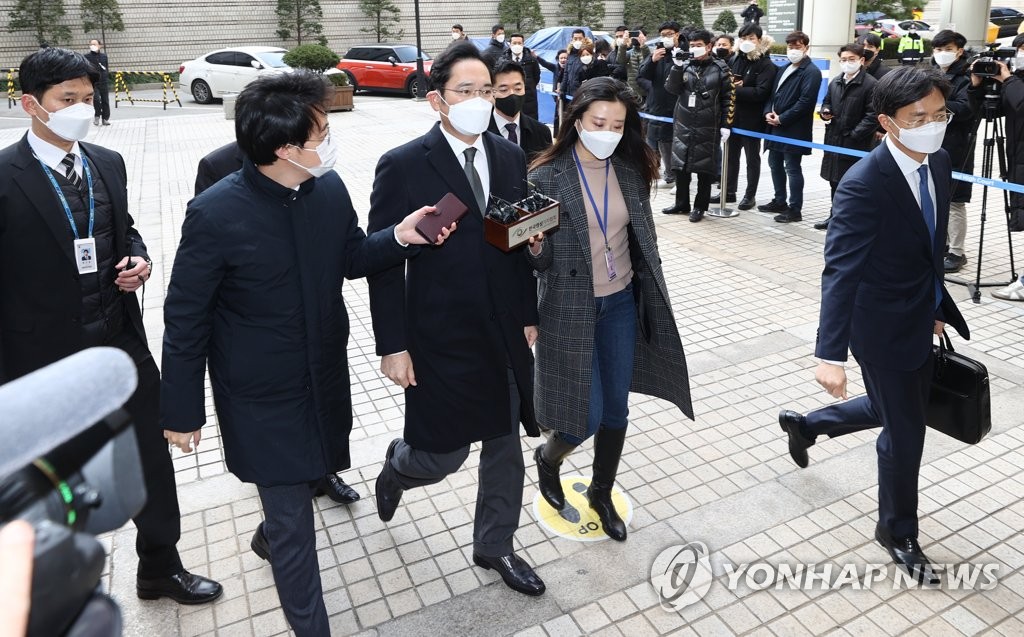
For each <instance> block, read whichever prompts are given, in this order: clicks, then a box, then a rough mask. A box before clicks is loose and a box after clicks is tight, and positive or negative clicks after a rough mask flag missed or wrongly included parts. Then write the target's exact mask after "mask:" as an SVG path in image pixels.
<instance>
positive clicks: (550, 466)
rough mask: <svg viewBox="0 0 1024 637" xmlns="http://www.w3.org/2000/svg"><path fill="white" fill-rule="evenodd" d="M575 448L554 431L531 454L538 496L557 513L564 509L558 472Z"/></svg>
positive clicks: (563, 495)
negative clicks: (535, 469)
mask: <svg viewBox="0 0 1024 637" xmlns="http://www.w3.org/2000/svg"><path fill="white" fill-rule="evenodd" d="M575 448H576V445H574V444H572V443H571V442H568V441H566V440H564V439H563V438H562V437H561V436H560V435H558V432H557V431H556V432H555V433H553V434H551V437H550V438H549V439H548V441H547V442H545V443H544V444H542V445H541V446H539V447H537V449H536V451H534V452H533V459H534V461H535V462H536V463H537V487H538V488H539V489H540V495H541V496H542V497H543V498H544V499H545V500H546V501H547V503H548V504H550V505H551V506H552V507H554V508H555V510H558V511H561V510H562V509H563V508H564V507H565V491H563V490H562V478H561V476H560V475H559V470H560V469H561V467H562V461H563V460H565V457H566V456H568V455H569V454H570V453H572V450H573V449H575Z"/></svg>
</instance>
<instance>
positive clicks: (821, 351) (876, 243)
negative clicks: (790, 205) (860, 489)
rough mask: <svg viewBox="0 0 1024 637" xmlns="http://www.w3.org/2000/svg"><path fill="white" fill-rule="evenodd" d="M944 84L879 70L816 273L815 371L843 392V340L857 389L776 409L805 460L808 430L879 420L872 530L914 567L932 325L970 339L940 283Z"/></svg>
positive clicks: (792, 447) (916, 570)
mask: <svg viewBox="0 0 1024 637" xmlns="http://www.w3.org/2000/svg"><path fill="white" fill-rule="evenodd" d="M949 91H950V85H949V82H948V81H946V80H945V78H943V77H942V76H941V75H940V74H938V73H936V72H934V71H931V70H927V71H926V70H919V69H917V68H916V67H901V68H897V69H895V70H893V71H892V72H890V73H889V74H887V75H886V76H885V77H883V78H882V79H881V80H879V82H878V84H877V85H876V87H875V93H874V96H873V105H874V109H875V111H876V112H877V113H878V121H879V123H880V124H881V126H882V127H883V128H884V129H885V130H886V132H887V133H888V136H887V137H886V141H885V143H883V144H881V145H879V146H878V147H877V148H875V150H873V151H872V152H871V154H870V155H868V156H867V157H866V158H864V159H862V160H861V161H859V162H858V163H857V164H856V165H854V166H853V168H851V169H850V170H849V172H847V173H846V175H845V177H844V178H843V180H842V181H841V182H840V183H839V188H838V189H837V191H836V196H835V201H834V205H833V217H832V222H831V223H830V224H829V228H828V235H827V237H826V240H825V269H824V272H823V273H822V275H821V318H820V321H819V324H818V344H817V347H816V348H815V355H816V356H817V357H818V358H819V359H820V360H821V362H820V363H819V365H818V369H817V370H816V372H815V378H816V379H817V381H818V382H819V383H820V384H821V385H822V386H823V387H825V389H826V390H827V391H828V393H829V394H830V395H832V396H834V397H836V398H843V399H845V398H846V397H847V393H846V371H845V369H844V368H843V361H846V358H847V348H849V350H850V351H852V352H853V355H854V357H855V358H856V359H857V362H858V363H859V364H860V368H861V372H862V374H863V377H864V385H865V388H866V389H867V395H866V396H860V397H858V398H854V399H852V400H847V401H846V402H842V403H838V404H836V405H832V406H829V407H825V408H823V409H818V410H815V411H812V412H810V413H809V414H807V416H806V417H804V416H801V415H800V414H798V413H796V412H792V411H788V410H784V411H783V412H782V413H781V414H780V415H779V423H780V424H781V425H782V429H783V430H784V431H785V432H786V434H787V436H788V438H789V452H790V455H791V456H792V458H793V460H794V461H795V462H796V463H797V465H798V466H800V467H806V466H807V463H808V457H807V448H808V447H810V446H811V445H813V444H814V440H815V437H816V436H818V435H828V436H830V437H835V436H841V435H843V434H847V433H851V432H854V431H861V430H863V429H868V428H871V427H877V426H879V425H881V427H882V431H881V433H880V434H879V436H878V444H877V449H878V517H879V519H878V524H877V526H876V527H875V539H877V540H878V542H879V543H880V544H881V545H882V546H883V547H884V548H885V549H887V550H888V551H889V554H890V555H891V556H892V558H893V560H894V561H895V562H896V564H897V565H898V566H901V567H903V568H905V569H906V570H907V571H909V572H911V573H912V574H914V575H916V576H917V577H918V578H921V577H924V576H926V571H928V570H929V569H928V568H927V566H928V558H926V557H925V555H924V553H923V551H922V550H921V546H920V544H918V541H917V536H918V524H917V478H918V471H919V469H920V465H921V454H922V451H923V448H924V434H925V421H924V414H925V405H926V404H927V402H928V393H929V389H930V386H931V379H932V365H933V358H932V340H933V338H932V335H933V334H938V333H940V332H941V331H942V328H943V326H944V324H945V323H947V322H948V323H949V324H950V325H952V326H953V327H955V328H956V330H957V332H959V333H960V334H961V336H963V337H964V338H969V333H968V330H967V325H966V323H964V319H963V317H962V316H961V315H960V311H959V310H958V309H957V306H956V304H955V303H954V302H953V299H952V298H951V297H950V296H949V293H948V292H947V291H946V290H945V288H944V287H943V285H942V277H943V272H942V257H943V252H942V248H943V244H944V242H945V238H946V225H947V223H948V219H949V202H950V189H951V185H952V168H951V166H950V161H949V155H948V154H947V153H946V151H944V150H941V148H940V147H941V144H942V137H943V133H944V132H945V126H946V123H947V121H948V113H947V111H946V102H945V98H946V97H947V96H948V95H949ZM879 192H885V193H888V195H889V197H890V199H891V202H890V204H891V205H887V206H879V205H877V199H878V193H879ZM928 577H929V579H931V576H930V575H928Z"/></svg>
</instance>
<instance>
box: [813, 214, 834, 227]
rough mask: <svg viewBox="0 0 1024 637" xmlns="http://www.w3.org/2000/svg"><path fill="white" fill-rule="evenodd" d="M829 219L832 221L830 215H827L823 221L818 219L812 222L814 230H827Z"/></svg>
mask: <svg viewBox="0 0 1024 637" xmlns="http://www.w3.org/2000/svg"><path fill="white" fill-rule="evenodd" d="M830 221H832V217H829V218H828V219H826V220H824V221H819V222H818V223H816V224H814V229H815V230H828V224H829V222H830Z"/></svg>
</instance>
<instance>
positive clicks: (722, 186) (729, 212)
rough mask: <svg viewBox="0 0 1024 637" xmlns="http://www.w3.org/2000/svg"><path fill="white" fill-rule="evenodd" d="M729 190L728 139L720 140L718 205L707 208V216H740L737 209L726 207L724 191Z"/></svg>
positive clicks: (725, 217) (726, 217) (721, 217)
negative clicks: (720, 162)
mask: <svg viewBox="0 0 1024 637" xmlns="http://www.w3.org/2000/svg"><path fill="white" fill-rule="evenodd" d="M728 192H729V140H728V139H723V140H722V176H721V177H720V178H719V189H718V207H717V208H708V212H707V215H708V216H709V217H718V218H720V219H728V218H730V217H738V216H740V212H739V210H733V209H732V208H727V207H726V203H725V200H726V199H727V198H728V197H727V195H726V193H728Z"/></svg>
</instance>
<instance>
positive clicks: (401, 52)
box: [395, 46, 430, 62]
mask: <svg viewBox="0 0 1024 637" xmlns="http://www.w3.org/2000/svg"><path fill="white" fill-rule="evenodd" d="M395 57H397V58H398V61H399V62H415V61H416V47H414V46H396V47H395ZM423 59H424V60H429V59H430V56H429V55H427V54H426V53H424V54H423Z"/></svg>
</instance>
